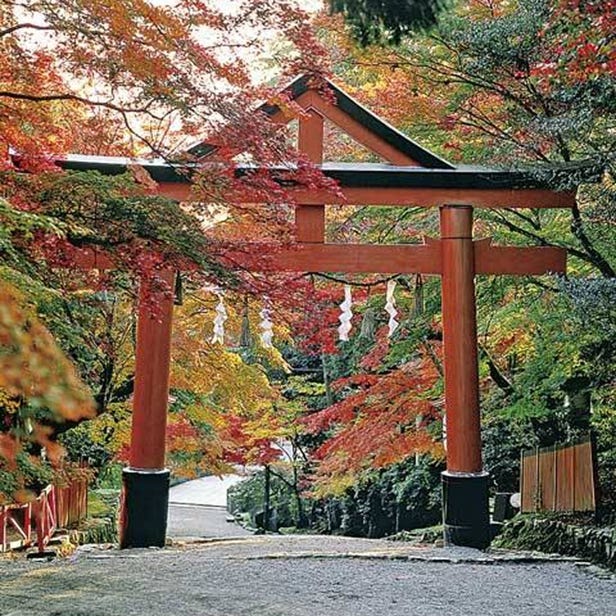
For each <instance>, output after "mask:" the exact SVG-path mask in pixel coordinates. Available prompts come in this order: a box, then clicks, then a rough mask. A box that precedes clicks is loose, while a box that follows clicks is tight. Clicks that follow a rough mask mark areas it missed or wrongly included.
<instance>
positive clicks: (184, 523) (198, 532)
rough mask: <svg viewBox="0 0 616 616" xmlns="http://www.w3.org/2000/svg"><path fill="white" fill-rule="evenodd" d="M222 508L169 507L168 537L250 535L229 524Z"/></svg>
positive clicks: (231, 523)
mask: <svg viewBox="0 0 616 616" xmlns="http://www.w3.org/2000/svg"><path fill="white" fill-rule="evenodd" d="M227 520H228V515H227V512H226V510H225V509H222V508H221V507H208V506H204V505H198V506H191V505H173V504H170V505H169V521H168V525H167V536H168V537H170V538H171V539H181V538H186V537H193V538H194V537H238V536H243V535H244V536H245V535H250V534H251V533H249V532H248V531H247V530H245V529H243V528H242V527H241V526H239V525H238V524H235V523H233V522H228V521H227Z"/></svg>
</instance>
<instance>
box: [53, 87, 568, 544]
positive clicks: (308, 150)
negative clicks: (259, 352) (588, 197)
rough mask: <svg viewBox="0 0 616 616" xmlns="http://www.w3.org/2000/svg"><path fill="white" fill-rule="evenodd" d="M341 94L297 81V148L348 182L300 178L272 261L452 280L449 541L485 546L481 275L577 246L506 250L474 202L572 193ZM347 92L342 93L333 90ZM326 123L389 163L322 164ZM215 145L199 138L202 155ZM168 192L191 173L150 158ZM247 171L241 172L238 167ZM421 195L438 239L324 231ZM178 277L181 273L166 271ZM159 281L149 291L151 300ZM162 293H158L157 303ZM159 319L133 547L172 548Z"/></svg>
mask: <svg viewBox="0 0 616 616" xmlns="http://www.w3.org/2000/svg"><path fill="white" fill-rule="evenodd" d="M328 87H329V90H330V92H329V95H328V96H327V97H324V96H322V95H321V94H320V92H319V90H317V89H313V88H311V85H310V80H309V78H308V77H305V76H304V77H300V78H298V79H296V80H295V81H294V82H293V83H292V84H291V85H290V86H289V87H288V88H287V92H288V94H289V95H290V96H291V97H292V98H293V99H294V100H295V101H296V103H297V104H298V105H299V106H300V107H301V108H302V109H303V111H304V113H303V115H301V116H300V117H299V135H298V147H299V150H300V151H301V152H303V153H305V154H306V155H307V156H308V157H309V158H310V160H311V161H312V162H314V163H315V164H317V165H321V168H322V170H323V172H324V174H325V175H327V176H328V177H330V178H333V179H335V180H337V181H338V182H339V185H340V191H341V193H342V195H343V197H336V198H334V197H332V195H331V194H329V193H325V192H319V191H307V190H303V189H296V194H295V195H294V197H295V199H296V203H298V204H300V205H298V206H297V208H296V230H297V238H296V239H297V243H298V246H297V249H293V250H289V251H286V252H282V253H277V254H274V255H272V256H271V268H272V270H279V271H284V270H287V271H312V272H347V273H386V274H395V273H401V274H402V273H422V274H432V275H440V276H441V277H442V318H443V335H444V368H445V409H446V417H447V434H448V438H447V470H446V471H445V472H444V473H443V521H444V528H445V531H444V532H445V540H446V542H448V543H453V544H456V545H465V546H473V547H485V546H487V545H488V544H489V542H490V533H489V515H488V474H487V473H486V472H485V471H484V470H483V466H482V457H481V430H480V406H479V375H478V361H477V325H476V308H475V283H474V278H475V276H476V275H479V274H509V275H535V274H544V273H546V272H560V273H562V272H564V271H565V266H566V251H565V250H563V249H560V248H554V247H525V248H520V247H496V246H492V245H491V243H490V241H489V240H486V239H484V240H481V239H480V240H475V239H474V238H473V210H474V208H522V207H523V208H548V207H551V208H567V207H572V206H573V204H574V200H575V195H574V193H559V192H555V191H551V190H547V189H545V188H544V187H542V186H541V185H539V184H538V183H537V182H536V181H533V180H532V179H530V178H529V177H528V176H527V175H525V174H523V173H520V172H511V171H496V170H490V169H481V168H475V167H455V166H454V165H452V164H450V163H448V162H447V161H445V160H443V159H441V158H439V157H438V156H436V155H435V154H433V153H431V152H429V151H428V150H425V149H424V148H422V147H421V146H419V145H418V144H417V143H415V142H413V141H412V140H410V139H409V138H408V137H406V136H405V135H403V134H402V133H400V132H399V131H397V130H396V129H394V128H393V127H391V126H390V125H388V124H387V123H386V122H384V121H383V120H381V119H380V118H378V117H377V116H375V115H374V114H373V113H371V112H370V111H368V110H367V109H365V108H364V107H362V106H361V105H359V104H358V103H357V102H356V101H355V100H353V99H352V98H351V97H349V96H348V95H347V94H346V93H344V92H343V91H342V90H340V89H339V88H338V87H336V86H335V85H334V84H331V83H329V84H328ZM332 94H333V98H334V99H335V100H333V101H332V100H331V95H332ZM259 111H260V112H262V113H266V114H267V115H268V116H269V117H270V118H271V119H272V121H274V122H288V121H290V120H291V119H292V118H291V117H289V116H287V115H285V112H284V111H283V110H281V109H280V108H279V107H277V106H273V105H264V106H263V107H261V108H260V110H259ZM326 120H328V121H330V122H332V123H333V124H335V125H336V126H338V127H339V128H341V129H342V130H343V131H345V132H346V133H347V134H348V135H350V136H351V137H352V138H354V139H355V140H356V141H358V142H359V143H361V144H363V145H364V146H366V147H367V148H369V149H370V150H372V151H373V152H374V153H376V154H378V155H380V156H381V157H382V158H384V159H385V160H386V161H387V163H388V164H371V163H358V164H348V163H347V164H340V163H323V141H324V138H323V136H324V123H325V121H326ZM214 152H215V148H213V147H212V146H209V145H207V144H201V145H199V146H197V147H196V148H193V149H192V150H191V154H193V155H196V156H199V157H200V158H202V159H204V160H205V159H207V157H208V156H209V155H210V154H212V153H214ZM130 162H134V161H128V160H126V159H114V158H110V157H86V156H69V157H68V158H67V159H66V160H64V161H61V163H60V164H61V165H62V166H63V167H64V168H67V169H84V170H85V169H90V170H98V171H101V172H102V173H108V174H116V173H121V172H123V171H125V170H126V169H127V166H128V164H129V163H130ZM139 164H141V165H142V166H143V167H144V168H145V169H146V170H147V171H148V172H149V173H150V175H151V176H152V177H153V179H155V180H156V181H157V182H158V184H159V192H160V193H161V194H163V195H166V196H168V197H171V198H174V199H177V200H179V201H188V200H190V197H191V186H190V181H189V180H188V179H187V178H186V176H185V175H183V174H182V173H179V172H178V170H177V169H176V168H174V167H173V166H172V165H168V164H166V163H163V162H152V161H140V163H139ZM238 171H239V172H240V173H241V172H242V169H241V168H240V169H239V170H238ZM334 203H340V204H352V205H383V206H391V205H396V206H414V207H417V206H422V207H438V208H439V209H440V228H441V232H440V238H439V239H426V240H425V243H424V244H422V245H417V244H415V245H411V244H404V245H338V244H328V243H326V242H325V204H334ZM81 265H82V266H83V267H92V268H104V267H108V266H109V264H108V263H105V259H104V258H101V257H100V256H99V255H94V254H92V253H82V259H81ZM164 276H165V278H166V281H167V282H168V283H169V284H172V282H173V273H172V272H170V271H167V272H165V273H164ZM149 291H151V290H148V289H145V288H144V289H142V291H141V294H142V298H143V300H145V299H146V298H148V297H149V296H148V293H149ZM149 301H150V302H151V297H150V300H149ZM157 301H158V304H159V310H158V314H157V316H156V318H153V317H152V315H151V314H150V311H149V310H148V308H147V307H145V306H146V301H142V307H141V309H140V314H139V323H138V332H137V356H136V374H135V393H134V399H133V423H132V436H131V450H130V466H129V467H128V468H127V469H125V470H124V474H123V477H124V489H123V497H122V512H121V513H122V526H121V546H122V547H144V546H152V545H158V546H161V545H164V542H165V534H166V524H167V506H168V489H169V471H168V470H166V469H165V427H166V417H167V401H168V396H169V367H170V366H169V364H170V345H171V324H172V313H173V302H172V300H171V299H170V298H169V297H165V296H164V295H163V294H159V297H158V300H157Z"/></svg>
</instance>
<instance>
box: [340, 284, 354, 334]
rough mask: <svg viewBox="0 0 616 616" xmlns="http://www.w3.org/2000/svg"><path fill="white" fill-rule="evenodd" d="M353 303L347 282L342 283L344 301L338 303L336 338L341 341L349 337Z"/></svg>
mask: <svg viewBox="0 0 616 616" xmlns="http://www.w3.org/2000/svg"><path fill="white" fill-rule="evenodd" d="M352 305H353V298H352V297H351V287H350V285H348V284H345V285H344V301H343V302H342V304H340V310H341V311H342V312H341V313H340V317H339V318H338V320H339V321H340V327H339V328H338V338H339V339H340V340H342V341H346V340H348V339H349V332H350V331H351V327H352V325H351V319H352V318H353V312H352V311H351V306H352Z"/></svg>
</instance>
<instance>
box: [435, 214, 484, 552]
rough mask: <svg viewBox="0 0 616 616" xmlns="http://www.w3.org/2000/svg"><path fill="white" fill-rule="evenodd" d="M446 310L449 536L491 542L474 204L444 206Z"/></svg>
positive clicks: (445, 489)
mask: <svg viewBox="0 0 616 616" xmlns="http://www.w3.org/2000/svg"><path fill="white" fill-rule="evenodd" d="M440 214H441V251H442V253H441V254H442V268H443V269H442V313H443V341H444V356H445V361H444V364H445V413H446V421H447V470H446V471H445V472H444V473H443V522H444V532H445V541H446V542H447V543H453V544H456V545H465V546H471V547H479V548H483V547H486V546H487V545H488V544H489V540H490V537H489V530H490V527H489V515H488V475H487V473H485V472H483V467H482V461H481V423H480V407H479V368H478V363H477V314H476V307H475V250H474V245H473V208H472V207H471V206H453V205H452V206H445V207H442V208H441V211H440Z"/></svg>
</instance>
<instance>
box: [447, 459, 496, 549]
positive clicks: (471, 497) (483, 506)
mask: <svg viewBox="0 0 616 616" xmlns="http://www.w3.org/2000/svg"><path fill="white" fill-rule="evenodd" d="M488 477H489V475H488V473H453V472H449V471H445V472H444V473H442V480H443V534H444V541H445V545H460V546H466V547H471V548H479V549H480V550H482V549H484V548H487V547H488V545H490V514H489V511H488Z"/></svg>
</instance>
